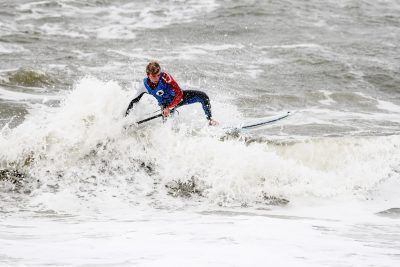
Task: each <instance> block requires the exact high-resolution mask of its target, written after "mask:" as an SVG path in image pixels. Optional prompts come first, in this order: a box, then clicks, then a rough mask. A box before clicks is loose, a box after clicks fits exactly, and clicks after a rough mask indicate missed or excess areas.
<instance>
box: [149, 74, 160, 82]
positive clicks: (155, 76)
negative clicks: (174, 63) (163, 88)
mask: <svg viewBox="0 0 400 267" xmlns="http://www.w3.org/2000/svg"><path fill="white" fill-rule="evenodd" d="M147 77H149V79H150V81H151V82H152V83H158V80H159V79H160V72H158V73H156V74H152V73H149V74H147Z"/></svg>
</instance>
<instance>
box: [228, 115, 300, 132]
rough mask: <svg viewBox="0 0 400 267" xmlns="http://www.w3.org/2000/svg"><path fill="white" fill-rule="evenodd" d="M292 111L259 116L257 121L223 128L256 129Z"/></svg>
mask: <svg viewBox="0 0 400 267" xmlns="http://www.w3.org/2000/svg"><path fill="white" fill-rule="evenodd" d="M292 114H293V113H292V112H290V111H288V112H286V113H283V114H279V115H275V116H272V117H266V118H261V119H259V120H258V121H255V122H253V123H246V124H240V125H238V126H236V127H226V128H224V129H227V130H249V129H256V128H260V127H262V126H265V125H267V124H271V123H274V122H277V121H280V120H283V119H285V118H287V117H289V116H290V115H292Z"/></svg>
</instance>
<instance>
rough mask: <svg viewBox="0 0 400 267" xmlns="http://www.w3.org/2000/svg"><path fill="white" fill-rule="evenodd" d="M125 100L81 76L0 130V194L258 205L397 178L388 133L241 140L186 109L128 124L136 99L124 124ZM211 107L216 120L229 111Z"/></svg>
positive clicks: (325, 195) (113, 86)
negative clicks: (51, 102) (57, 100)
mask: <svg viewBox="0 0 400 267" xmlns="http://www.w3.org/2000/svg"><path fill="white" fill-rule="evenodd" d="M131 96H132V94H131V92H128V91H126V90H124V89H123V88H121V86H120V85H118V83H116V82H113V81H108V82H105V81H101V80H98V79H96V78H92V77H86V78H84V79H82V80H80V81H79V82H78V83H77V84H76V85H75V87H74V89H73V90H72V91H71V92H70V93H69V94H68V95H67V97H66V98H65V100H64V101H63V102H62V104H61V106H60V107H48V106H44V105H37V106H35V108H34V109H32V111H31V113H30V114H29V115H28V116H27V117H26V119H25V121H24V122H23V123H22V124H20V125H19V126H18V127H16V128H13V129H10V128H9V127H7V126H6V127H3V129H2V130H1V135H0V151H1V154H0V164H1V165H0V169H1V172H0V180H1V181H0V185H1V186H0V188H1V191H3V193H5V192H9V194H18V193H25V194H26V195H27V198H29V199H30V201H31V202H32V203H35V205H37V206H38V207H41V208H45V209H55V210H63V209H65V206H64V205H66V204H65V203H69V204H68V205H69V207H68V209H71V205H72V204H71V203H75V204H74V205H76V208H81V207H82V205H83V206H84V205H86V204H82V203H88V202H87V201H88V200H93V199H97V201H99V202H100V203H103V202H107V203H110V202H112V201H121V202H123V203H125V204H127V205H131V204H132V205H140V204H149V205H155V206H157V207H164V206H168V205H170V204H171V203H176V202H175V201H176V200H179V199H192V200H195V203H197V202H201V203H208V204H211V205H223V206H224V205H258V204H260V205H264V204H286V203H287V202H288V201H296V200H298V199H304V198H312V199H315V198H317V199H321V198H322V199H332V198H333V199H334V198H337V197H343V196H344V197H352V198H358V199H369V198H371V197H373V196H376V195H382V194H386V192H385V191H382V190H386V189H385V188H387V187H390V186H393V183H395V184H397V183H398V180H399V173H398V172H399V162H400V161H399V160H400V152H399V151H400V150H399V146H400V137H399V136H396V135H394V136H382V137H376V136H375V137H336V138H319V139H315V138H313V139H309V140H302V141H300V140H287V141H280V142H271V140H269V141H268V138H266V139H265V141H262V140H261V141H258V142H249V141H248V140H249V138H251V137H249V135H247V136H240V135H239V136H229V135H227V134H226V133H225V132H224V131H223V130H222V129H220V128H212V127H208V126H206V122H205V120H204V118H201V119H197V117H200V116H194V115H193V113H195V112H197V111H198V110H199V112H200V107H197V106H196V105H192V106H190V107H187V110H186V111H187V112H186V111H185V112H181V114H182V113H185V114H182V115H179V116H177V118H174V119H171V120H168V121H167V122H166V123H160V121H152V122H149V123H148V124H146V125H140V126H137V125H135V123H134V122H135V121H137V120H138V119H141V118H143V117H145V116H146V115H147V114H148V113H150V112H152V111H154V110H152V109H151V108H150V107H152V106H153V108H154V106H155V103H154V102H152V99H150V98H146V97H144V98H143V101H142V102H144V103H139V104H138V106H137V107H136V108H135V109H134V112H131V115H130V116H129V117H127V118H124V116H123V114H124V112H125V108H126V106H127V104H128V102H129V100H130V98H131ZM218 106H219V105H214V107H215V108H216V110H215V111H216V113H217V114H218V113H219V114H218V115H220V117H224V116H229V115H227V114H232V113H233V114H235V112H237V111H236V110H235V109H234V107H233V106H226V105H225V106H224V107H223V109H222V108H221V109H219V108H218ZM222 110H225V113H224V112H223V111H222ZM195 117H196V119H195ZM68 200H69V201H68ZM171 205H172V204H171ZM99 206H101V205H100V204H99Z"/></svg>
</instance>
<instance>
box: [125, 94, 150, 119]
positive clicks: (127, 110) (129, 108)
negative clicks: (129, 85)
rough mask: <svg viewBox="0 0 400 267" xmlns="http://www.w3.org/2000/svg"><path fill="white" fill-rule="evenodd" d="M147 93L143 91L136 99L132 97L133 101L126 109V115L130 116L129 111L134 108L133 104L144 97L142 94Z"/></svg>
mask: <svg viewBox="0 0 400 267" xmlns="http://www.w3.org/2000/svg"><path fill="white" fill-rule="evenodd" d="M145 93H146V92H142V93H140V94H139V95H138V96H137V97H135V98H134V99H132V101H131V102H130V103H129V106H128V108H127V109H126V112H125V117H126V116H128V114H129V111H130V110H131V109H132V107H133V104H135V103H137V102H139V100H140V99H141V98H142V96H143V95H144V94H145Z"/></svg>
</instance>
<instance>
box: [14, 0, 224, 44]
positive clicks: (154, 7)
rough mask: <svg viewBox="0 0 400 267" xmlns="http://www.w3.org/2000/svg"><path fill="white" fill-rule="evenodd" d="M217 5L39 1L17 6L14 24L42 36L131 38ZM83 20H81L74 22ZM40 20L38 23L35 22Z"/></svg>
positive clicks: (204, 0)
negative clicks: (23, 26) (142, 31)
mask: <svg viewBox="0 0 400 267" xmlns="http://www.w3.org/2000/svg"><path fill="white" fill-rule="evenodd" d="M217 6H218V4H217V3H216V2H215V1H213V0H202V1H192V0H184V1H183V0H175V1H168V2H164V1H163V2H155V3H153V2H135V3H132V2H130V1H122V3H119V4H118V5H117V4H112V3H108V2H96V3H90V2H84V3H81V2H78V1H40V2H31V3H24V4H20V5H17V7H16V10H17V11H18V12H17V17H16V21H18V25H19V26H18V27H21V25H25V28H26V25H30V26H32V27H33V28H32V30H33V31H38V32H40V33H42V34H45V35H61V36H69V37H73V38H93V37H96V38H100V39H134V38H135V37H136V34H137V32H138V31H140V30H143V29H159V28H163V27H166V26H168V25H171V24H176V23H186V22H190V21H192V20H193V19H194V18H196V17H198V16H201V15H203V14H205V13H209V12H212V11H213V10H215V9H216V8H217ZM81 20H83V21H84V23H83V24H82V23H79V22H78V24H77V21H81ZM37 22H40V23H37Z"/></svg>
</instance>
